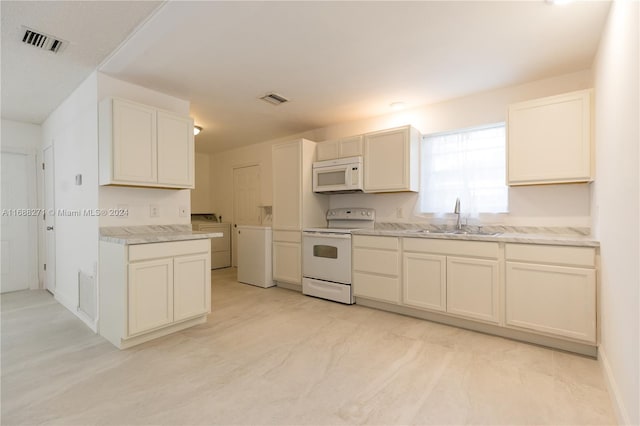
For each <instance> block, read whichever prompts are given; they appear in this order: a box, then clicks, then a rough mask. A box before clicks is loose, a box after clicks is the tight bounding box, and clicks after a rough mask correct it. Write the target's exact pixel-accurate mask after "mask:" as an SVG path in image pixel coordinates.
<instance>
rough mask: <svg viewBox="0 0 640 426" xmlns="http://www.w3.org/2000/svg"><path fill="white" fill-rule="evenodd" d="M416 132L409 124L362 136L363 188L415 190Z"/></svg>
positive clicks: (417, 165) (417, 172)
mask: <svg viewBox="0 0 640 426" xmlns="http://www.w3.org/2000/svg"><path fill="white" fill-rule="evenodd" d="M419 169H420V133H419V132H418V131H417V130H416V129H414V128H413V127H411V126H404V127H398V128H395V129H389V130H382V131H379V132H373V133H367V134H365V135H364V191H365V192H400V191H413V192H418V190H419V188H420V170H419Z"/></svg>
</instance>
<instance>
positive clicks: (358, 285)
mask: <svg viewBox="0 0 640 426" xmlns="http://www.w3.org/2000/svg"><path fill="white" fill-rule="evenodd" d="M353 294H354V295H355V296H356V297H367V298H371V299H376V300H381V301H383V302H391V303H396V304H398V303H400V279H399V278H390V277H381V276H378V275H369V274H364V273H361V272H354V273H353Z"/></svg>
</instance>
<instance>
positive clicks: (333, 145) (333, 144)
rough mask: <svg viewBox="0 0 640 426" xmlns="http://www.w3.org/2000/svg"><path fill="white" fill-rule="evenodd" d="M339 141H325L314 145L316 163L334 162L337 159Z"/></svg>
mask: <svg viewBox="0 0 640 426" xmlns="http://www.w3.org/2000/svg"><path fill="white" fill-rule="evenodd" d="M338 144H339V141H337V140H336V141H325V142H320V143H319V144H318V145H316V161H325V160H334V159H336V158H338Z"/></svg>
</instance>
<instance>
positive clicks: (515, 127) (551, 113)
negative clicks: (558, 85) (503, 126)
mask: <svg viewBox="0 0 640 426" xmlns="http://www.w3.org/2000/svg"><path fill="white" fill-rule="evenodd" d="M591 96H592V91H591V90H581V91H578V92H572V93H567V94H564V95H558V96H551V97H548V98H542V99H535V100H532V101H527V102H521V103H517V104H513V105H510V106H509V111H508V144H507V151H508V155H507V165H508V167H507V169H508V172H507V182H508V184H509V185H512V186H515V185H539V184H551V183H574V182H590V181H592V180H593V162H594V154H593V142H592V135H591V129H592V122H591V116H592V112H591Z"/></svg>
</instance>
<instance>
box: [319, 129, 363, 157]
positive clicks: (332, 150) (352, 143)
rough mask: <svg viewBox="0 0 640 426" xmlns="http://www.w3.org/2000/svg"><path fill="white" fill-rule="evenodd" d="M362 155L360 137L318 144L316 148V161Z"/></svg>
mask: <svg viewBox="0 0 640 426" xmlns="http://www.w3.org/2000/svg"><path fill="white" fill-rule="evenodd" d="M362 154H363V149H362V135H358V136H351V137H348V138H342V139H336V140H332V141H325V142H320V143H319V144H318V145H317V147H316V160H317V161H324V160H335V159H337V158H346V157H356V156H359V155H362Z"/></svg>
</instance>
